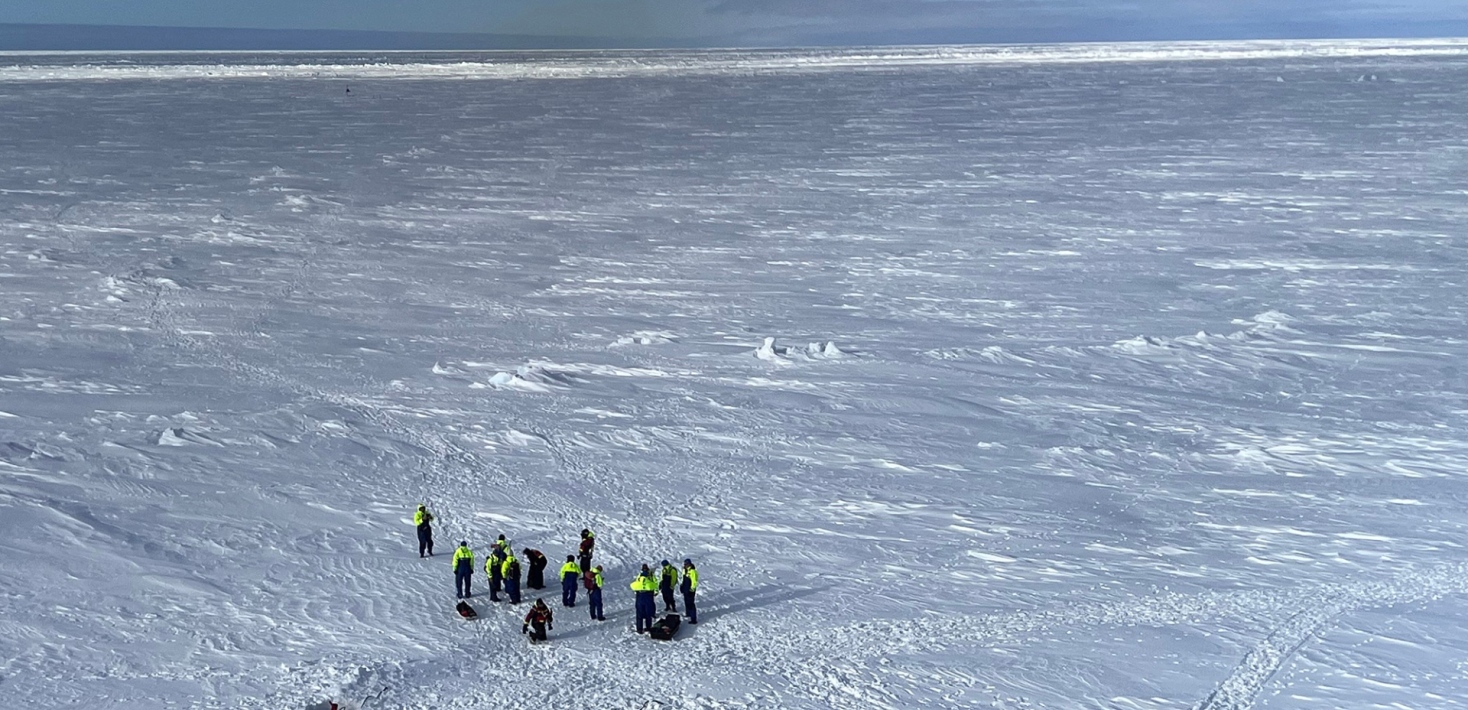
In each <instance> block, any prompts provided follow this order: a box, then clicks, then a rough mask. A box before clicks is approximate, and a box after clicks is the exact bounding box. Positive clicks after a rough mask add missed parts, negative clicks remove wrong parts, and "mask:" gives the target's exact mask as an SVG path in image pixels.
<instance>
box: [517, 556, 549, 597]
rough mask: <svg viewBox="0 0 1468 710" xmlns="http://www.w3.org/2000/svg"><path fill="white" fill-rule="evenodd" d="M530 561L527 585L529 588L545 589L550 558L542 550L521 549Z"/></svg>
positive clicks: (526, 577) (526, 578)
mask: <svg viewBox="0 0 1468 710" xmlns="http://www.w3.org/2000/svg"><path fill="white" fill-rule="evenodd" d="M520 554H522V555H525V559H526V560H527V561H528V562H529V563H530V571H529V572H527V573H526V574H525V587H526V588H528V589H545V566H546V564H547V563H549V562H550V560H547V559H546V558H545V555H544V554H542V553H541V551H540V550H532V549H530V548H528V547H527V548H525V549H524V550H521V551H520Z"/></svg>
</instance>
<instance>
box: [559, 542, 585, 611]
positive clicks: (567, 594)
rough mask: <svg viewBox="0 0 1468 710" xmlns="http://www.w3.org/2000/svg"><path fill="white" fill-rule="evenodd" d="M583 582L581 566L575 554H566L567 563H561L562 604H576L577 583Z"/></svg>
mask: <svg viewBox="0 0 1468 710" xmlns="http://www.w3.org/2000/svg"><path fill="white" fill-rule="evenodd" d="M580 583H581V566H580V565H578V564H576V556H575V555H566V564H563V565H561V604H562V605H563V606H576V585H577V584H580Z"/></svg>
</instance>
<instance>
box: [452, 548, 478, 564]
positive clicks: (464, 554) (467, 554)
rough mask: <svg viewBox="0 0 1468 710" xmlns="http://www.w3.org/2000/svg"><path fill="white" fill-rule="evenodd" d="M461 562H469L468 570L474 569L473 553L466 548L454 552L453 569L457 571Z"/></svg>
mask: <svg viewBox="0 0 1468 710" xmlns="http://www.w3.org/2000/svg"><path fill="white" fill-rule="evenodd" d="M461 560H468V561H469V569H474V552H473V551H472V550H470V549H469V548H467V547H460V548H459V549H457V550H454V569H458V567H459V562H460V561H461Z"/></svg>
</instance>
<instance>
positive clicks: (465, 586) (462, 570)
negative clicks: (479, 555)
mask: <svg viewBox="0 0 1468 710" xmlns="http://www.w3.org/2000/svg"><path fill="white" fill-rule="evenodd" d="M473 582H474V552H473V551H472V550H470V549H469V541H468V540H460V541H459V549H457V550H454V593H455V594H456V595H458V597H459V598H460V599H468V598H469V597H472V596H474V595H473V594H472V593H471V592H470V590H469V587H470V585H471V584H473Z"/></svg>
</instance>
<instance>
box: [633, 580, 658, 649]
mask: <svg viewBox="0 0 1468 710" xmlns="http://www.w3.org/2000/svg"><path fill="white" fill-rule="evenodd" d="M632 591H633V592H636V594H637V633H639V634H642V633H647V632H648V631H651V630H652V624H653V616H655V615H656V614H657V613H658V601H657V592H658V580H657V579H656V578H655V577H653V575H652V569H650V568H649V567H648V566H647V565H643V566H642V572H640V573H639V574H638V575H637V577H636V578H634V579H633V580H632Z"/></svg>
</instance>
